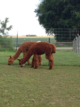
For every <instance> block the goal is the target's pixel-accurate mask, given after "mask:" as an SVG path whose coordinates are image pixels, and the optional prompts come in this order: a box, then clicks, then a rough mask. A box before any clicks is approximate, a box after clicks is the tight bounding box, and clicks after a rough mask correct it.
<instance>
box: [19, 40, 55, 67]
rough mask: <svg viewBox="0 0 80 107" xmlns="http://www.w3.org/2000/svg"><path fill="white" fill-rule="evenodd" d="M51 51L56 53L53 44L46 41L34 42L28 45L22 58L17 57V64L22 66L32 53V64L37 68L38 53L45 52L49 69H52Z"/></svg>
mask: <svg viewBox="0 0 80 107" xmlns="http://www.w3.org/2000/svg"><path fill="white" fill-rule="evenodd" d="M53 53H56V46H55V45H53V44H51V43H48V42H39V43H35V44H34V45H32V46H31V47H30V49H29V51H28V52H27V54H26V56H25V57H24V58H22V59H19V65H21V66H23V64H24V63H25V62H26V61H28V59H29V58H30V57H31V56H32V55H34V58H33V61H34V66H35V68H37V67H38V55H42V54H45V56H46V59H48V60H49V62H50V65H49V69H52V67H53V66H54V57H53V55H52V54H53Z"/></svg>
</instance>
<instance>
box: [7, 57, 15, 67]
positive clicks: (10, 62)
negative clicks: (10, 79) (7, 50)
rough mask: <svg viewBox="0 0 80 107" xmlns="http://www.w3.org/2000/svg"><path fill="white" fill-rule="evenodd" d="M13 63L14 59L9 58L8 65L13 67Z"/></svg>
mask: <svg viewBox="0 0 80 107" xmlns="http://www.w3.org/2000/svg"><path fill="white" fill-rule="evenodd" d="M13 62H14V58H13V57H11V56H9V58H8V65H12V64H13Z"/></svg>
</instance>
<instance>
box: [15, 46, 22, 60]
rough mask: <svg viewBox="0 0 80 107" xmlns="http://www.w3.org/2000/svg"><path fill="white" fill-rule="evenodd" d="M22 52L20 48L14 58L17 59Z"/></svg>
mask: <svg viewBox="0 0 80 107" xmlns="http://www.w3.org/2000/svg"><path fill="white" fill-rule="evenodd" d="M20 54H21V50H20V48H19V49H18V50H17V52H16V54H15V55H14V56H13V59H14V60H16V59H17V58H18V57H19V55H20Z"/></svg>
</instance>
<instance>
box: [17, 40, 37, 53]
mask: <svg viewBox="0 0 80 107" xmlns="http://www.w3.org/2000/svg"><path fill="white" fill-rule="evenodd" d="M35 43H36V42H35V41H29V42H24V43H22V44H21V45H20V47H19V48H20V50H21V51H22V52H27V51H28V50H29V48H30V47H31V46H32V45H33V44H35Z"/></svg>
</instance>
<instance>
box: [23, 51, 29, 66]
mask: <svg viewBox="0 0 80 107" xmlns="http://www.w3.org/2000/svg"><path fill="white" fill-rule="evenodd" d="M26 54H27V53H26V52H24V53H23V58H24V57H25V56H26ZM24 65H25V64H24ZM28 65H30V59H29V60H28Z"/></svg>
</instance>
